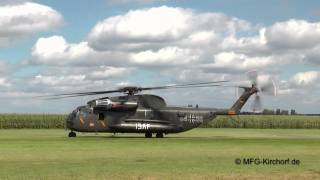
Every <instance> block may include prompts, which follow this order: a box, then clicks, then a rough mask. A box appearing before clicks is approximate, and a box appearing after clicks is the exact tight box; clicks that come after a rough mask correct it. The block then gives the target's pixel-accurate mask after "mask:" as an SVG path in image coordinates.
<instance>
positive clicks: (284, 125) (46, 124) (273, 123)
mask: <svg viewBox="0 0 320 180" xmlns="http://www.w3.org/2000/svg"><path fill="white" fill-rule="evenodd" d="M66 116H67V115H64V114H0V129H22V128H26V129H63V128H65V118H66ZM201 127H203V128H259V129H276V128H278V129H280V128H281V129H320V116H299V115H295V116H287V115H240V116H218V117H217V118H216V119H214V120H213V121H210V122H209V123H208V124H203V125H202V126H201Z"/></svg>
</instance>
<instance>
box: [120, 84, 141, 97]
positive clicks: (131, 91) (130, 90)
mask: <svg viewBox="0 0 320 180" xmlns="http://www.w3.org/2000/svg"><path fill="white" fill-rule="evenodd" d="M119 90H120V91H121V92H123V93H125V94H127V95H130V96H132V95H135V94H137V93H139V92H140V91H142V89H141V88H140V87H137V86H127V87H123V88H120V89H119Z"/></svg>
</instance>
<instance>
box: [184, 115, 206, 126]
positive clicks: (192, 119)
mask: <svg viewBox="0 0 320 180" xmlns="http://www.w3.org/2000/svg"><path fill="white" fill-rule="evenodd" d="M179 119H180V121H183V122H187V123H191V124H194V123H202V122H203V116H200V115H196V114H186V115H185V116H183V117H180V118H179Z"/></svg>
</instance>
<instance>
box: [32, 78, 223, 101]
mask: <svg viewBox="0 0 320 180" xmlns="http://www.w3.org/2000/svg"><path fill="white" fill-rule="evenodd" d="M223 82H229V81H212V82H201V83H188V84H178V85H167V86H155V87H145V88H143V87H124V88H119V89H117V90H110V91H92V92H77V93H62V94H53V95H46V96H36V98H38V97H40V98H41V97H59V96H61V97H66V96H71V97H77V96H87V95H88V96H90V95H98V94H109V93H116V92H127V91H129V90H130V88H131V90H134V91H143V90H155V89H166V88H174V87H189V86H195V85H206V84H207V85H210V84H216V83H223Z"/></svg>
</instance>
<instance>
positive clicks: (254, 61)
mask: <svg viewBox="0 0 320 180" xmlns="http://www.w3.org/2000/svg"><path fill="white" fill-rule="evenodd" d="M213 59H214V62H213V63H211V64H207V65H205V66H204V67H205V68H207V69H217V70H219V69H220V70H222V71H242V72H244V71H247V70H250V69H257V68H266V67H267V66H270V65H272V64H274V63H275V61H274V59H273V58H272V57H263V56H261V57H249V56H247V55H245V54H237V53H234V52H221V53H218V54H216V55H214V58H213Z"/></svg>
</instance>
